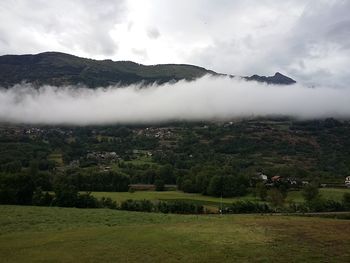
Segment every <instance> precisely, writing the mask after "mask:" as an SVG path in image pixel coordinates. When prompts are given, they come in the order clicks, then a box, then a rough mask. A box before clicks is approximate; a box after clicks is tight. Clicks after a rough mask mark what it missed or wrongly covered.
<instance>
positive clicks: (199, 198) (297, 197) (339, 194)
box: [93, 188, 350, 207]
mask: <svg viewBox="0 0 350 263" xmlns="http://www.w3.org/2000/svg"><path fill="white" fill-rule="evenodd" d="M344 193H350V189H346V188H344V189H337V188H321V189H320V194H321V196H322V197H323V198H325V199H332V200H335V201H341V200H342V198H343V194H344ZM93 195H94V196H95V197H97V198H101V197H103V196H104V197H110V198H111V199H113V200H114V201H117V202H121V201H125V200H127V199H134V200H143V199H146V200H186V201H191V202H198V203H201V204H203V205H207V206H215V207H218V206H220V202H221V199H220V198H219V197H212V196H204V195H201V194H189V193H184V192H181V191H164V192H157V191H136V192H134V193H129V192H93ZM239 200H244V201H258V199H257V198H256V197H254V196H253V195H252V194H249V195H246V196H243V197H235V198H223V199H222V202H223V204H230V203H232V202H235V201H239ZM286 201H287V202H288V201H293V202H303V197H302V194H301V192H300V191H290V192H289V193H288V196H287V199H286Z"/></svg>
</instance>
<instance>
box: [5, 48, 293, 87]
mask: <svg viewBox="0 0 350 263" xmlns="http://www.w3.org/2000/svg"><path fill="white" fill-rule="evenodd" d="M208 74H209V75H213V76H229V75H226V74H220V73H217V72H215V71H212V70H208V69H206V68H203V67H199V66H195V65H190V64H157V65H142V64H138V63H136V62H133V61H112V60H110V59H105V60H94V59H90V58H82V57H78V56H74V55H70V54H66V53H61V52H54V51H49V52H43V53H39V54H34V55H33V54H25V55H3V56H0V87H5V88H9V87H11V86H13V85H15V84H18V83H21V82H28V83H32V84H33V85H34V86H40V85H45V84H48V85H55V86H64V85H77V84H83V85H86V86H88V87H90V88H96V87H106V86H109V85H120V86H127V85H130V84H136V83H143V84H145V85H147V84H152V83H158V84H163V83H167V82H170V83H173V82H177V81H179V80H188V81H193V80H195V79H198V78H200V77H203V76H204V75H208ZM230 77H235V76H232V75H230ZM242 78H244V79H246V80H248V81H258V82H265V83H267V84H279V85H281V84H282V85H289V84H294V83H295V81H294V80H293V79H291V78H289V77H287V76H284V75H283V74H281V73H279V72H277V73H276V74H275V75H274V76H271V77H265V76H259V75H253V76H251V77H242Z"/></svg>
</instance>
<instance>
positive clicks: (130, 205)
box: [120, 199, 153, 212]
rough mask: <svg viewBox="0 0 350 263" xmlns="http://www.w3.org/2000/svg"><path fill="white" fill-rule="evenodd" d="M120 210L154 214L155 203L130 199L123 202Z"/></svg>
mask: <svg viewBox="0 0 350 263" xmlns="http://www.w3.org/2000/svg"><path fill="white" fill-rule="evenodd" d="M120 209H121V210H127V211H138V212H152V210H153V203H152V202H151V201H149V200H141V201H140V200H131V199H128V200H126V201H123V202H121V204H120Z"/></svg>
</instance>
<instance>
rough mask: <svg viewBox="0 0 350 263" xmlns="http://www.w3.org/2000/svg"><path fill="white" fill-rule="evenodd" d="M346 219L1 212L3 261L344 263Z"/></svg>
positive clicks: (349, 252)
mask: <svg viewBox="0 0 350 263" xmlns="http://www.w3.org/2000/svg"><path fill="white" fill-rule="evenodd" d="M349 226H350V221H345V220H335V219H321V218H304V217H285V216H262V215H259V216H256V215H250V216H241V215H235V216H234V215H226V216H219V215H216V216H194V215H190V216H184V215H165V214H152V213H150V214H147V213H136V212H124V211H115V210H105V209H74V208H56V207H47V208H43V207H20V206H0V259H1V260H0V261H1V262H145V263H146V262H349V260H350V227H349Z"/></svg>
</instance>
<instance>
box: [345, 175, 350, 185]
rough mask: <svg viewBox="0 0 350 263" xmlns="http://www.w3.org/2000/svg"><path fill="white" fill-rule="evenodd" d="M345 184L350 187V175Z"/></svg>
mask: <svg viewBox="0 0 350 263" xmlns="http://www.w3.org/2000/svg"><path fill="white" fill-rule="evenodd" d="M345 186H346V187H350V176H348V177H346V178H345Z"/></svg>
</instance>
